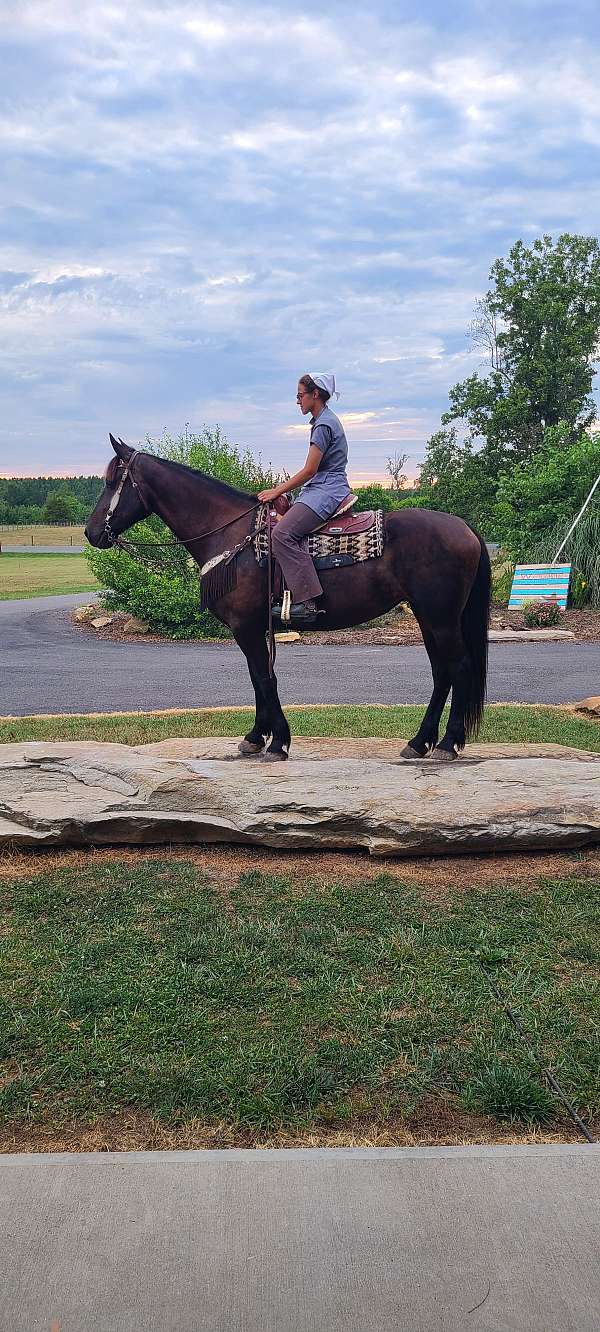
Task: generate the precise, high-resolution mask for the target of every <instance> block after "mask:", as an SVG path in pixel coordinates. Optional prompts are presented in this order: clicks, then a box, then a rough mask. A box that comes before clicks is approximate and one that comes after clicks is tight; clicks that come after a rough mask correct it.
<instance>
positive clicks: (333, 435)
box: [298, 406, 350, 520]
mask: <svg viewBox="0 0 600 1332" xmlns="http://www.w3.org/2000/svg"><path fill="white" fill-rule="evenodd" d="M310 424H311V431H310V443H311V444H315V445H316V447H317V448H318V449H320V450H321V453H322V454H323V458H322V461H321V462H320V463H319V470H318V472H315V475H314V476H311V478H310V481H307V482H306V485H305V486H303V487H302V490H301V491H300V494H299V495H298V503H299V504H306V505H308V508H309V509H312V510H313V512H314V513H316V514H317V516H318V517H319V518H320V519H321V520H323V519H324V518H329V517H330V516H331V514H332V513H335V511H336V509H337V508H338V507H339V505H340V504H342V503H343V501H344V500H345V499H346V497H347V496H348V495H349V494H350V486H349V484H348V477H347V476H346V467H347V466H348V443H347V440H346V436H345V434H344V427H343V425H342V423H341V421H340V420H339V418H338V417H337V416H336V414H335V412H332V411H331V408H330V407H328V406H325V407H324V408H323V411H322V412H319V415H318V416H317V417H316V418H315V417H314V416H312V417H311V421H310Z"/></svg>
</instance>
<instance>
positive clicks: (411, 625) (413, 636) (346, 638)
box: [73, 606, 600, 647]
mask: <svg viewBox="0 0 600 1332" xmlns="http://www.w3.org/2000/svg"><path fill="white" fill-rule="evenodd" d="M103 613H104V612H103V611H101V610H99V608H98V607H97V606H96V607H94V609H93V611H92V613H91V616H90V618H95V617H97V616H100V615H102V614H103ZM128 619H130V616H129V615H127V614H125V613H116V614H115V615H114V617H113V620H112V622H111V623H110V624H107V625H105V627H104V628H103V629H92V628H91V626H90V624H89V622H87V621H76V620H73V624H74V625H75V627H76V628H77V629H80V630H81V631H82V632H83V633H87V634H93V635H94V637H96V638H102V639H106V640H108V641H110V642H131V641H132V638H133V637H134V635H132V634H130V633H126V632H125V629H124V625H125V622H126V621H127V620H128ZM490 627H491V628H492V629H516V630H519V629H525V628H526V625H525V622H524V620H523V615H522V613H521V611H509V610H506V609H505V607H503V606H495V607H494V608H493V610H492V618H491V626H490ZM556 627H557V628H558V629H568V630H570V632H571V633H572V634H574V635H575V641H576V642H578V643H600V612H599V611H592V610H566V611H563V613H562V615H561V619H560V624H558V625H557V626H556ZM135 637H136V639H137V641H138V642H140V643H169V642H172V641H174V640H172V639H169V638H162V637H161V635H160V634H154V633H148V634H143V635H135ZM187 641H189V642H191V643H196V642H202V643H206V642H215V643H219V644H220V645H221V646H226V645H233V644H232V640H231V639H227V638H225V639H205V638H203V639H189V640H187ZM565 641H566V640H565ZM302 642H303V643H317V644H319V643H333V644H336V645H337V646H338V647H346V646H355V647H356V646H358V645H361V644H362V645H363V646H365V647H385V646H388V647H398V646H400V647H412V646H421V645H422V643H423V639H422V637H421V630H420V629H419V626H418V624H417V621H416V620H415V618H414V615H412V614H410V613H398V611H391V612H390V613H389V615H384V616H382V618H381V620H380V621H378V622H377V623H376V624H373V625H370V626H365V627H359V628H356V629H334V630H330V631H328V632H327V631H325V630H323V631H321V632H318V633H316V632H315V633H303V634H302Z"/></svg>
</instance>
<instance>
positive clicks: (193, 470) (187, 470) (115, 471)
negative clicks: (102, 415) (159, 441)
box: [104, 453, 256, 501]
mask: <svg viewBox="0 0 600 1332" xmlns="http://www.w3.org/2000/svg"><path fill="white" fill-rule="evenodd" d="M144 457H148V458H152V459H153V461H154V462H157V463H160V465H161V467H168V468H169V469H171V470H173V471H176V472H181V474H182V475H183V476H184V477H187V478H188V479H189V480H195V481H198V480H200V479H201V480H202V482H203V484H205V485H207V486H208V488H209V489H214V491H215V492H216V493H219V492H220V493H221V494H222V493H223V491H225V492H226V493H227V494H228V495H230V496H231V498H232V499H239V500H249V501H252V500H255V499H256V495H252V494H250V492H249V491H247V490H238V488H237V486H230V485H229V484H228V483H227V481H219V480H218V479H217V477H215V476H208V474H207V473H206V472H201V471H199V469H198V468H197V467H187V466H186V464H185V463H178V462H172V461H171V459H170V458H157V457H156V455H155V454H154V453H150V454H144ZM121 461H122V460H121V459H120V458H118V457H117V456H116V455H115V457H114V458H111V460H110V462H109V464H108V467H107V468H106V471H105V473H104V480H105V482H106V485H107V487H108V489H109V490H113V489H114V487H115V486H116V484H117V481H118V477H119V466H120V465H121Z"/></svg>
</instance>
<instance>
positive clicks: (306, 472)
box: [258, 444, 323, 502]
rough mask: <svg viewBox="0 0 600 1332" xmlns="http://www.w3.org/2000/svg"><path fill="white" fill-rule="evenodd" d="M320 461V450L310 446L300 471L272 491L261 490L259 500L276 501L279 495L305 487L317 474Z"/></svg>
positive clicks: (313, 445)
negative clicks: (298, 487)
mask: <svg viewBox="0 0 600 1332" xmlns="http://www.w3.org/2000/svg"><path fill="white" fill-rule="evenodd" d="M322 461H323V451H322V449H318V448H317V446H316V444H311V446H310V448H309V450H308V454H307V458H306V462H305V464H304V467H303V468H302V469H301V471H299V472H296V473H295V475H294V476H291V477H290V478H289V481H283V482H282V483H281V485H280V486H274V487H273V489H272V490H261V491H260V493H259V496H258V498H259V500H262V501H263V502H267V501H270V500H274V499H278V498H279V496H280V495H287V493H288V491H289V490H295V489H296V486H303V485H305V484H306V482H307V481H310V478H311V476H314V475H315V473H316V472H318V470H319V467H320V465H321V462H322Z"/></svg>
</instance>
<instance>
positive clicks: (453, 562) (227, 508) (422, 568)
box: [85, 435, 491, 762]
mask: <svg viewBox="0 0 600 1332" xmlns="http://www.w3.org/2000/svg"><path fill="white" fill-rule="evenodd" d="M110 441H111V444H112V447H113V449H114V452H115V457H113V458H111V461H110V463H109V464H108V467H107V469H106V473H105V488H104V490H103V492H102V495H101V496H100V499H99V500H98V503H97V505H96V507H95V509H94V510H93V512H92V513H91V514H90V517H89V518H88V521H87V524H86V528H85V535H86V537H87V539H88V541H89V542H90V544H91V545H92V546H95V547H97V548H98V549H107V548H108V547H110V546H112V545H113V544H115V542H116V541H118V538H119V537H120V536H121V534H122V533H123V532H126V531H127V530H128V529H129V528H130V527H133V526H134V524H135V523H137V522H139V521H140V520H141V519H142V518H145V517H147V516H148V515H149V514H158V516H159V517H160V518H161V519H162V520H163V522H164V523H166V525H167V527H168V528H170V530H171V532H172V533H173V535H174V536H175V537H176V538H177V541H178V542H179V543H180V544H181V545H183V546H185V547H186V548H187V550H188V551H189V553H190V555H191V556H192V557H193V559H194V560H195V561H196V563H197V564H198V565H199V567H200V568H202V567H203V566H204V565H206V564H207V563H209V562H210V561H211V560H215V559H216V557H218V556H219V555H220V554H222V552H223V551H224V550H225V549H227V550H232V549H234V548H235V547H236V546H237V545H238V544H239V545H241V547H242V548H241V550H240V552H239V554H237V556H236V557H235V563H236V566H237V567H236V577H235V578H234V579H233V580H230V581H232V582H233V586H227V582H226V581H225V584H224V586H223V589H222V591H221V595H220V596H218V599H216V600H215V602H214V603H213V604H211V610H212V611H213V612H214V614H215V615H216V616H217V618H218V619H219V620H220V621H221V622H222V623H223V624H225V625H227V626H228V628H229V629H230V630H231V633H232V634H233V637H234V638H235V641H236V643H237V644H238V647H240V648H241V650H242V652H243V653H244V656H245V658H246V662H247V664H248V670H249V672H250V679H251V681H252V685H253V687H254V693H255V698H256V714H255V720H254V725H253V726H252V728H251V730H250V731H248V732H247V734H246V735H245V736H244V738H243V739H242V740H241V742H240V744H239V752H240V754H241V755H243V756H250V755H261V756H262V758H263V760H264V761H267V762H281V761H283V760H285V759H287V757H288V754H289V749H290V744H291V731H290V727H289V725H288V721H287V718H286V716H285V714H284V712H283V709H282V707H281V703H280V701H279V695H278V690H277V678H276V676H275V674H274V673H273V672H272V663H270V661H269V652H268V647H267V628H268V624H269V596H268V580H267V571H266V569H265V568H263V567H261V566H260V565H259V563H258V562H257V560H256V558H255V554H254V551H253V549H252V545H251V540H250V533H251V530H252V525H253V520H254V516H255V514H256V511H257V510H258V509H259V508H260V504H259V501H258V499H257V497H256V495H250V494H247V493H245V492H244V491H241V490H236V489H234V488H233V487H232V486H229V485H226V484H225V482H223V481H218V480H216V479H215V478H214V477H211V476H207V475H205V474H204V473H203V472H198V471H195V470H194V469H193V468H191V467H186V466H185V465H184V464H182V463H177V462H170V461H168V460H166V459H163V458H158V457H155V456H154V455H153V454H149V453H144V452H141V451H138V450H136V449H133V448H131V447H130V446H129V445H128V444H125V443H124V442H123V441H122V440H119V439H115V438H114V437H113V435H110ZM384 533H385V543H384V548H383V553H382V554H381V555H380V556H377V557H375V558H371V559H366V560H364V561H363V562H361V563H356V564H353V565H352V566H349V567H340V568H330V569H323V570H321V571H320V575H319V576H320V579H321V582H322V585H323V597H322V599H321V601H320V606H322V608H323V610H324V612H325V613H324V615H323V614H322V615H320V616H319V627H320V628H323V629H347V628H350V627H352V626H353V625H357V624H364V623H365V622H366V621H368V620H373V619H375V618H376V617H377V616H379V615H383V614H385V612H387V611H390V610H392V609H393V608H394V607H395V606H398V605H399V603H400V602H408V604H409V606H410V607H411V609H412V611H413V614H414V615H415V617H416V619H417V621H418V624H419V627H420V629H421V633H422V635H423V641H424V644H425V648H426V650H427V655H428V657H429V662H430V665H431V672H432V676H433V693H432V695H431V698H430V701H429V704H428V706H427V709H426V711H425V713H424V716H423V718H422V721H421V724H420V726H419V729H418V731H417V733H416V735H414V736H413V737H412V739H411V740H409V742H408V744H407V745H406V747H405V748H404V749H403V750H402V751H401V755H400V757H401V758H404V759H411V760H416V759H424V758H427V757H428V756H430V755H434V756H435V758H437V759H439V760H442V761H448V760H452V759H455V758H457V757H458V755H459V754H460V751H461V750H462V749H463V748H464V745H465V743H466V741H467V739H470V738H471V737H473V736H474V735H476V733H477V730H478V728H479V724H480V722H481V717H482V713H483V707H484V700H485V691H486V676H487V655H488V624H489V612H490V597H491V568H490V560H489V555H488V552H487V549H486V546H485V543H484V541H483V540H482V538H481V537H480V536H479V535H478V533H477V532H475V531H474V529H473V528H471V527H469V526H468V525H467V523H465V522H464V521H463V520H462V518H458V517H456V516H455V515H453V514H449V513H442V512H441V511H438V510H430V509H420V508H406V509H396V510H392V511H391V512H389V513H386V514H385V515H384ZM450 692H451V694H452V697H451V705H450V711H449V715H448V720H447V725H446V730H445V733H444V735H443V737H442V739H441V740H439V726H440V720H441V716H442V712H443V710H444V706H445V704H446V701H447V699H448V696H449V694H450ZM267 742H269V743H268V744H267Z"/></svg>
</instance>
